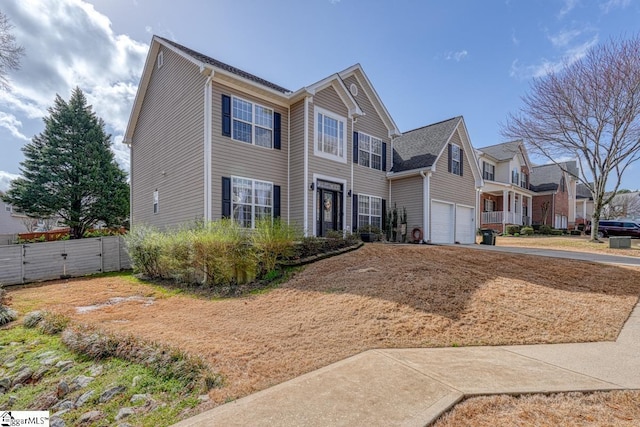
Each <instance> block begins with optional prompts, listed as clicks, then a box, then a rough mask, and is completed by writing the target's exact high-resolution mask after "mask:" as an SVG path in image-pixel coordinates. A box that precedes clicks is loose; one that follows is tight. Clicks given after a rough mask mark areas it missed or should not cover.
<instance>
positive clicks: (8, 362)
mask: <svg viewBox="0 0 640 427" xmlns="http://www.w3.org/2000/svg"><path fill="white" fill-rule="evenodd" d="M2 364H3V365H4V366H6V367H7V368H13V367H14V366H16V355H15V354H10V355H9V356H7V357H6V358H5V359H4V361H3V362H2Z"/></svg>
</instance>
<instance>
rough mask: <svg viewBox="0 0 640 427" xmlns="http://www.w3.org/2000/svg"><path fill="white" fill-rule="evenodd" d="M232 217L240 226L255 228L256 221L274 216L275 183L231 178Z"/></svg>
mask: <svg viewBox="0 0 640 427" xmlns="http://www.w3.org/2000/svg"><path fill="white" fill-rule="evenodd" d="M231 196H232V197H231V212H232V218H233V220H234V221H236V222H237V223H238V224H240V226H242V227H246V228H254V227H255V224H256V221H259V220H261V219H272V218H273V183H271V182H266V181H258V180H255V179H249V178H240V177H232V178H231Z"/></svg>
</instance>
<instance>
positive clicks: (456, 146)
mask: <svg viewBox="0 0 640 427" xmlns="http://www.w3.org/2000/svg"><path fill="white" fill-rule="evenodd" d="M393 146H394V155H393V168H392V169H391V172H390V173H389V174H388V177H389V181H390V184H389V185H390V193H391V201H392V203H393V204H394V205H395V206H397V207H398V209H399V210H400V209H401V208H402V207H405V208H406V210H407V219H408V223H407V226H408V235H409V236H410V237H411V239H410V240H424V241H426V242H428V243H454V242H458V243H464V244H469V243H475V235H476V230H477V224H476V223H477V219H476V213H477V206H478V194H479V190H480V188H481V186H482V177H481V176H480V171H479V169H478V163H477V160H476V157H475V153H474V150H473V147H472V146H471V142H470V140H469V135H468V133H467V129H466V126H465V123H464V119H463V118H462V117H454V118H452V119H449V120H445V121H442V122H439V123H434V124H431V125H428V126H425V127H421V128H419V129H415V130H412V131H409V132H406V133H404V134H403V135H402V136H400V137H398V138H396V139H394V141H393ZM420 238H421V239H420Z"/></svg>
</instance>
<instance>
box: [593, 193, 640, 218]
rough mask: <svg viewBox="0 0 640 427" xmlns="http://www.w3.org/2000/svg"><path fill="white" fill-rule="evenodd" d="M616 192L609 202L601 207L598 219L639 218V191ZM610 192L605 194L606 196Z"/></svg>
mask: <svg viewBox="0 0 640 427" xmlns="http://www.w3.org/2000/svg"><path fill="white" fill-rule="evenodd" d="M624 191H625V190H623V192H618V193H617V194H616V195H615V196H613V199H612V200H611V202H609V203H608V204H607V205H605V206H603V207H602V212H601V215H600V219H628V220H632V221H637V220H638V219H640V192H638V191H629V192H624ZM610 194H611V193H608V194H606V196H608V195H610Z"/></svg>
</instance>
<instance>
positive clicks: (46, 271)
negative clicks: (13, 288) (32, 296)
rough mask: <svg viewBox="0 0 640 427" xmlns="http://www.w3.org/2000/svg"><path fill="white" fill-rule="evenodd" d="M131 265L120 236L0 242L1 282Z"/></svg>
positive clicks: (128, 266) (25, 281) (71, 274)
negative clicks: (0, 244) (20, 242)
mask: <svg viewBox="0 0 640 427" xmlns="http://www.w3.org/2000/svg"><path fill="white" fill-rule="evenodd" d="M129 268H131V260H130V259H129V254H128V253H127V251H126V249H125V244H124V241H123V240H122V237H120V236H108V237H94V238H90V239H79V240H63V241H57V242H42V243H27V244H24V245H6V246H0V284H3V285H16V284H20V283H29V282H37V281H40V280H52V279H60V278H64V277H72V276H83V275H86V274H95V273H103V272H108V271H120V270H125V269H129Z"/></svg>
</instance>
